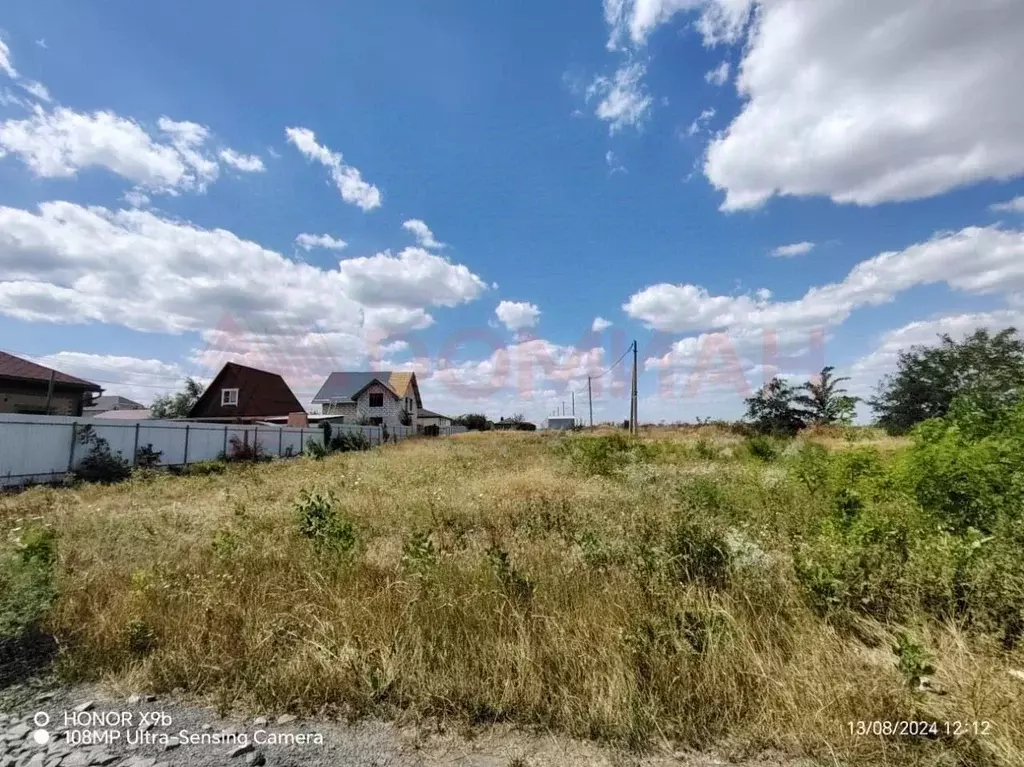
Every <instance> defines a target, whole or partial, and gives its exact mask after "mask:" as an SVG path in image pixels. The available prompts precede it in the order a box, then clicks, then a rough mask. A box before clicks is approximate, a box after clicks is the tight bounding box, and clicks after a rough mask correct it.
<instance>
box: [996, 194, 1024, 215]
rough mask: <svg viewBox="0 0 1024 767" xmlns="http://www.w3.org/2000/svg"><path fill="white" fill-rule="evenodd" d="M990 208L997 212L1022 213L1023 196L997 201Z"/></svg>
mask: <svg viewBox="0 0 1024 767" xmlns="http://www.w3.org/2000/svg"><path fill="white" fill-rule="evenodd" d="M992 210H994V211H996V212H998V213H1024V196H1022V197H1014V198H1013V199H1012V200H1007V201H1006V202H998V203H996V204H995V205H993V206H992Z"/></svg>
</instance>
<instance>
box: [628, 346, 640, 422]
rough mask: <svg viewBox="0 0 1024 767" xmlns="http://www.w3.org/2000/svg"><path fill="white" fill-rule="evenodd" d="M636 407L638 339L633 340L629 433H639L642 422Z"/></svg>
mask: <svg viewBox="0 0 1024 767" xmlns="http://www.w3.org/2000/svg"><path fill="white" fill-rule="evenodd" d="M638 417H639V416H638V413H637V408H636V341H635V340H634V341H633V381H632V386H631V387H630V392H629V433H630V434H634V435H635V434H639V433H640V424H639V423H638V421H637V419H638Z"/></svg>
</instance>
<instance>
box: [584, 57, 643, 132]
mask: <svg viewBox="0 0 1024 767" xmlns="http://www.w3.org/2000/svg"><path fill="white" fill-rule="evenodd" d="M646 72H647V68H646V67H645V66H644V65H643V64H641V63H639V62H630V63H626V64H624V65H623V66H622V67H620V68H619V69H618V71H616V72H615V74H614V75H613V76H612V77H611V78H608V77H604V76H600V77H597V78H596V79H595V80H594V82H592V83H591V84H590V87H589V88H587V101H591V100H593V99H595V98H596V99H598V103H597V107H596V109H595V110H594V114H596V115H597V116H598V117H599V118H600V119H602V120H604V121H605V122H607V123H609V130H610V131H611V133H613V134H614V133H617V132H619V131H621V130H623V129H624V128H627V127H634V128H639V127H641V126H642V125H643V124H644V121H645V120H646V119H647V116H648V114H649V113H650V110H651V104H652V103H653V99H652V98H651V96H650V95H649V94H648V93H647V92H646V90H645V87H644V83H643V78H644V74H645V73H646Z"/></svg>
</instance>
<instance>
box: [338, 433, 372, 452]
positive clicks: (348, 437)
mask: <svg viewBox="0 0 1024 767" xmlns="http://www.w3.org/2000/svg"><path fill="white" fill-rule="evenodd" d="M385 439H386V437H385ZM330 449H331V452H332V453H348V452H352V451H357V450H369V449H370V440H369V438H367V436H366V435H365V434H363V432H361V431H356V432H347V431H343V432H339V433H338V434H335V435H334V436H333V437H332V438H331V442H330Z"/></svg>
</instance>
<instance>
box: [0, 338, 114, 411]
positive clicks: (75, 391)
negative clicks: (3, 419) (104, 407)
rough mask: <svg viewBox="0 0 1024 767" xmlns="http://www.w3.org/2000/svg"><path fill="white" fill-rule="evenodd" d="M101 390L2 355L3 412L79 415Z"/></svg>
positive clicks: (0, 399)
mask: <svg viewBox="0 0 1024 767" xmlns="http://www.w3.org/2000/svg"><path fill="white" fill-rule="evenodd" d="M51 381H52V382H53V391H52V395H51V392H50V382H51ZM102 391H103V389H102V387H100V386H97V385H96V384H94V383H92V382H90V381H86V380H84V379H82V378H77V377H75V376H72V375H68V374H67V373H61V372H60V371H59V370H54V369H53V368H48V367H46V366H44V365H37V364H36V363H35V362H29V361H28V360H25V359H22V358H21V357H15V356H14V355H13V354H8V353H7V352H0V413H26V414H32V415H46V414H47V412H49V414H50V415H73V416H80V415H82V411H83V410H84V409H85V408H86V407H89V406H91V405H92V401H93V395H95V394H99V393H100V392H102ZM48 406H49V410H47V407H48Z"/></svg>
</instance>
